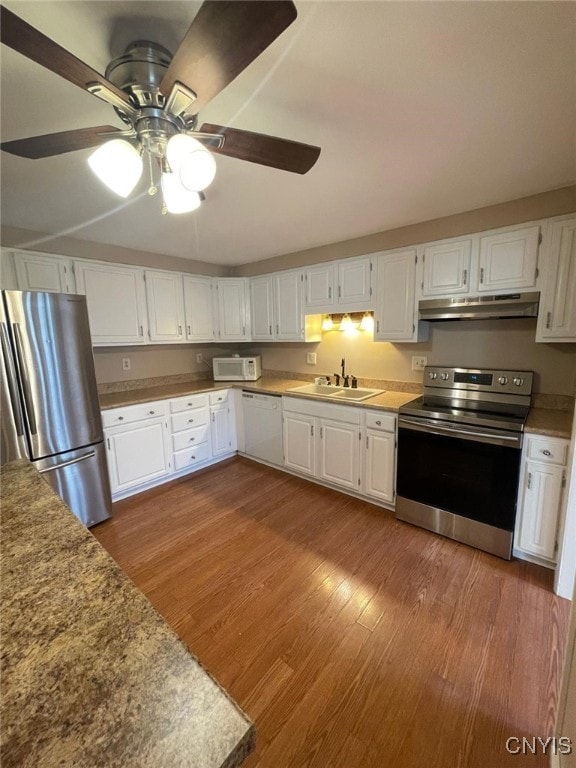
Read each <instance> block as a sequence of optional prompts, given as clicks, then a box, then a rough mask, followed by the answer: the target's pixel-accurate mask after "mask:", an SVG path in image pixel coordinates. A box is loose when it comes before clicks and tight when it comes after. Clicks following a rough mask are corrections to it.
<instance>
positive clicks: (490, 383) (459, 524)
mask: <svg viewBox="0 0 576 768" xmlns="http://www.w3.org/2000/svg"><path fill="white" fill-rule="evenodd" d="M532 379H533V373H532V372H531V371H497V370H488V369H482V370H480V369H469V368H437V367H427V368H426V369H425V372H424V394H423V396H422V397H420V398H418V399H417V400H413V401H412V402H411V403H408V404H407V405H405V406H402V407H401V408H400V413H399V418H398V477H397V498H396V517H397V518H398V519H399V520H404V521H406V522H408V523H413V524H414V525H418V526H420V527H422V528H427V529H428V530H430V531H434V532H436V533H440V534H442V535H443V536H448V537H449V538H452V539H455V540H456V541H460V542H463V543H464V544H469V545H471V546H473V547H477V548H478V549H482V550H485V551H486V552H491V553H492V554H494V555H498V556H499V557H503V558H505V559H508V560H509V559H510V558H511V553H512V539H513V535H514V523H515V518H516V499H517V496H518V480H519V476H520V455H521V449H522V437H523V431H524V424H525V422H526V418H527V416H528V411H529V410H530V398H531V394H532Z"/></svg>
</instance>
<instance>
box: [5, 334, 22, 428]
mask: <svg viewBox="0 0 576 768" xmlns="http://www.w3.org/2000/svg"><path fill="white" fill-rule="evenodd" d="M0 342H1V344H2V354H3V357H4V364H5V371H6V380H7V382H6V383H7V385H8V396H9V398H10V404H11V405H12V411H13V413H14V422H15V427H16V434H17V435H18V436H21V435H23V434H24V417H23V414H22V407H21V405H20V399H19V396H18V385H17V384H16V371H15V370H14V363H13V361H12V354H11V352H10V342H9V340H8V328H7V327H6V323H0Z"/></svg>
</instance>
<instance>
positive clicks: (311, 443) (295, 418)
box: [283, 411, 317, 475]
mask: <svg viewBox="0 0 576 768" xmlns="http://www.w3.org/2000/svg"><path fill="white" fill-rule="evenodd" d="M316 421H317V420H316V418H315V417H314V416H310V415H306V414H301V413H287V412H286V411H284V430H283V434H284V464H285V466H286V467H288V468H289V469H293V470H295V471H296V472H302V473H303V474H305V475H315V474H316V439H315V437H316V435H315V431H316Z"/></svg>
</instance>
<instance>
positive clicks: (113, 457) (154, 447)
mask: <svg viewBox="0 0 576 768" xmlns="http://www.w3.org/2000/svg"><path fill="white" fill-rule="evenodd" d="M165 413H166V404H165V403H164V402H161V401H159V402H156V403H146V404H145V406H141V405H134V406H128V407H126V408H115V409H114V410H111V411H105V412H104V413H103V418H102V421H103V424H104V436H105V440H106V449H107V451H106V455H107V460H108V472H109V475H110V484H111V486H112V493H113V494H115V495H116V494H120V493H123V492H124V491H127V490H129V489H131V488H134V487H137V486H141V485H144V484H149V483H153V482H154V481H156V480H159V479H160V478H163V477H165V476H166V475H168V474H169V473H170V461H169V443H168V425H167V422H166V415H165Z"/></svg>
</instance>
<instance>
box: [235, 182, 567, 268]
mask: <svg viewBox="0 0 576 768" xmlns="http://www.w3.org/2000/svg"><path fill="white" fill-rule="evenodd" d="M573 211H576V186H571V187H564V188H563V189H556V190H553V191H552V192H543V193H541V194H539V195H532V196H531V197H523V198H520V199H519V200H512V201H510V202H507V203H501V204H499V205H490V206H488V207H487V208H478V209H476V210H474V211H466V212H465V213H457V214H455V215H453V216H445V217H443V218H441V219H433V220H432V221H424V222H420V223H415V224H411V225H409V226H406V227H399V228H398V229H389V230H387V231H384V232H377V233H375V234H372V235H366V236H365V237H358V238H356V239H354V240H344V241H342V242H339V243H330V244H328V245H322V246H319V247H318V248H310V249H308V250H306V251H298V252H296V253H289V254H286V255H284V256H277V257H276V258H273V259H266V260H265V261H257V262H253V263H251V264H243V265H242V266H240V267H236V268H234V270H233V274H235V275H242V276H250V275H262V274H265V273H266V272H276V271H278V270H280V269H291V268H295V267H302V266H304V265H306V264H317V263H319V262H322V261H331V260H332V259H345V258H349V257H351V256H361V255H363V254H365V253H375V252H376V251H384V250H388V249H391V248H402V247H404V246H407V245H417V244H418V243H426V242H429V241H432V240H441V239H443V238H445V237H457V236H458V235H464V234H472V233H474V232H482V231H483V230H486V229H495V228H497V227H506V226H511V225H512V224H520V223H521V222H523V221H533V220H535V219H543V218H548V217H549V216H559V215H561V214H564V213H572V212H573Z"/></svg>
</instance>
